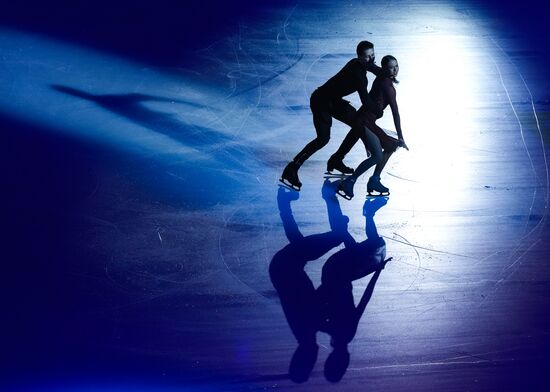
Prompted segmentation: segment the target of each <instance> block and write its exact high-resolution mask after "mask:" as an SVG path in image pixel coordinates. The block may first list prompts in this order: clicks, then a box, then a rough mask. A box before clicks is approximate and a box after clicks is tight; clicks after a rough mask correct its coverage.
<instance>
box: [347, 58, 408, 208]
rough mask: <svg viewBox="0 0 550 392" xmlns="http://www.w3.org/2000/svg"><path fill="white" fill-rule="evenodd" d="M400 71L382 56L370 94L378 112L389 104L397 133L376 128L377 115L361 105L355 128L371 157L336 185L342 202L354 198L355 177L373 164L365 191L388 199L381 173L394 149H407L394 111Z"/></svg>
mask: <svg viewBox="0 0 550 392" xmlns="http://www.w3.org/2000/svg"><path fill="white" fill-rule="evenodd" d="M398 72H399V65H398V63H397V60H396V58H395V57H393V56H385V57H384V58H383V59H382V73H381V75H380V76H377V77H376V79H375V80H374V83H373V85H372V89H371V91H370V92H369V95H370V97H371V99H372V101H374V103H375V104H376V106H377V108H376V109H378V110H379V111H380V112H382V111H383V110H384V109H385V108H386V107H387V106H388V105H389V106H390V108H391V111H392V115H393V121H394V124H395V130H396V131H397V136H398V139H396V138H393V137H391V136H389V135H388V134H386V133H385V132H384V130H382V128H380V127H379V126H378V125H376V123H375V122H376V120H377V119H378V118H380V117H382V116H380V117H377V116H376V114H375V113H374V112H373V111H372V110H369V108H367V107H365V106H363V107H361V108H360V109H359V111H358V114H357V118H356V120H355V126H354V129H355V131H356V132H358V133H360V137H361V139H362V140H363V143H364V144H365V147H366V148H367V149H368V151H369V152H370V154H371V156H370V157H369V158H367V159H365V160H364V161H363V162H361V163H360V164H359V166H358V167H357V169H355V171H354V173H353V174H352V175H350V176H349V177H348V178H346V179H345V180H343V181H342V182H341V183H340V185H339V186H338V194H339V195H340V196H342V197H344V198H345V199H348V200H350V199H351V198H352V197H353V187H354V185H355V182H356V181H357V178H359V176H361V175H362V174H363V173H365V172H366V171H367V170H368V169H370V167H371V166H374V165H376V168H375V169H374V174H373V175H372V176H371V178H370V179H369V182H368V184H367V192H368V194H369V195H370V196H373V195H374V196H387V195H389V189H388V188H386V187H385V186H384V185H382V183H381V182H380V173H382V170H383V169H384V166H386V163H387V162H388V160H389V159H390V157H391V155H392V154H393V153H394V151H395V150H396V149H397V147H404V148H406V149H407V150H408V149H409V148H408V147H407V145H406V144H405V140H404V139H403V132H402V131H401V120H400V117H399V109H398V108H397V101H396V92H395V87H394V86H393V84H394V83H399V82H398V81H397V79H396V76H397V74H398Z"/></svg>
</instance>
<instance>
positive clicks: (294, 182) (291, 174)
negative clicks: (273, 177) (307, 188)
mask: <svg viewBox="0 0 550 392" xmlns="http://www.w3.org/2000/svg"><path fill="white" fill-rule="evenodd" d="M279 181H280V182H282V183H283V184H284V185H286V186H288V187H289V188H291V189H294V190H295V191H300V188H301V187H302V183H301V182H300V179H299V178H298V166H297V165H296V163H294V162H290V163H289V164H288V165H286V167H285V169H284V170H283V174H282V175H281V178H279Z"/></svg>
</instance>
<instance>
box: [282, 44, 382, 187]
mask: <svg viewBox="0 0 550 392" xmlns="http://www.w3.org/2000/svg"><path fill="white" fill-rule="evenodd" d="M356 52H357V58H354V59H352V60H350V61H348V63H347V64H346V65H345V66H344V68H342V69H341V70H340V71H339V72H338V73H337V74H336V75H334V76H333V77H332V78H330V79H329V80H328V81H327V82H326V83H325V84H323V85H322V86H321V87H319V88H317V89H316V90H315V91H314V92H313V94H311V99H310V108H311V112H312V113H313V125H314V126H315V131H316V132H317V137H316V138H315V139H313V140H312V141H311V142H309V143H308V144H307V145H306V146H305V147H304V149H303V150H302V151H300V152H299V153H298V155H296V156H295V157H294V159H293V160H292V161H291V162H290V163H289V164H288V165H286V167H285V169H284V171H283V174H282V175H281V178H280V181H281V182H282V183H283V184H285V185H287V186H289V187H291V188H293V189H294V190H297V191H299V190H300V188H301V187H302V183H301V182H300V180H299V178H298V169H299V168H300V166H301V165H302V164H303V163H304V162H305V161H306V160H307V159H308V158H309V157H310V156H311V155H313V154H314V153H315V152H317V151H319V150H320V149H321V148H323V147H324V146H325V145H326V144H327V143H328V141H329V139H330V127H331V126H332V117H334V118H335V119H337V120H340V121H342V122H343V123H345V124H347V125H349V126H350V127H351V126H352V122H353V120H354V118H355V115H356V113H357V111H356V110H355V108H354V107H353V106H351V105H350V103H349V102H348V101H346V100H344V99H342V97H345V96H346V95H349V94H351V93H353V92H355V91H357V92H358V93H359V98H361V103H362V104H363V106H365V107H367V108H369V109H370V110H373V111H375V112H377V111H378V108H377V106H376V105H375V104H374V102H372V99H371V98H370V97H369V94H368V91H367V86H368V80H367V71H369V72H372V73H373V74H375V75H379V74H380V72H381V68H380V67H378V66H377V65H375V64H374V45H373V44H372V43H371V42H369V41H361V42H359V44H358V45H357V50H356ZM357 140H358V137H357V136H356V134H355V133H354V132H352V131H350V132H349V133H348V135H347V136H346V138H345V139H344V142H343V143H342V146H341V147H340V148H339V150H338V153H337V154H334V155H333V156H332V157H331V158H330V159H329V161H328V163H327V171H328V172H331V171H332V170H334V169H336V170H339V171H340V172H342V173H344V174H346V173H347V174H350V173H353V169H352V168H349V167H347V166H346V165H344V163H343V158H344V155H345V153H347V152H349V150H351V148H352V147H353V145H354V144H355V143H356V142H357ZM342 152H344V154H342Z"/></svg>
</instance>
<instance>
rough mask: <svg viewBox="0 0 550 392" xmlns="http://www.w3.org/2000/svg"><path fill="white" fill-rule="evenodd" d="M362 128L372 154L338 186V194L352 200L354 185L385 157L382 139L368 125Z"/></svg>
mask: <svg viewBox="0 0 550 392" xmlns="http://www.w3.org/2000/svg"><path fill="white" fill-rule="evenodd" d="M362 128H363V131H362V133H361V140H362V141H363V144H364V145H365V149H366V150H367V151H369V152H370V153H371V156H370V158H367V159H365V160H364V161H363V162H361V163H360V164H359V166H357V169H355V171H354V173H353V174H352V175H351V176H349V177H348V178H346V179H345V180H343V181H342V182H341V183H340V185H339V186H338V194H339V195H340V196H342V197H344V198H345V199H347V200H351V198H352V197H353V187H354V185H355V182H356V181H357V179H358V178H359V177H360V176H361V175H362V174H363V173H365V172H366V171H367V170H369V169H370V168H371V167H372V166H374V165H376V164H378V163H380V162H381V161H382V159H383V158H384V154H383V152H382V145H381V143H380V139H378V137H377V136H376V135H375V134H374V133H373V132H372V131H371V130H370V129H369V128H367V127H366V126H363V127H362Z"/></svg>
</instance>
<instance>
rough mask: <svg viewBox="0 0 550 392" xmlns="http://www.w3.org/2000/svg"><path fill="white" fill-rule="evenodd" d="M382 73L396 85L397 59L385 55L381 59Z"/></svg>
mask: <svg viewBox="0 0 550 392" xmlns="http://www.w3.org/2000/svg"><path fill="white" fill-rule="evenodd" d="M382 71H383V72H384V75H386V76H388V77H389V78H390V79H392V80H393V81H394V82H396V83H398V81H397V79H395V78H396V77H397V74H398V73H399V64H398V63H397V59H396V58H395V57H393V56H391V55H387V56H384V57H383V58H382Z"/></svg>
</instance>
